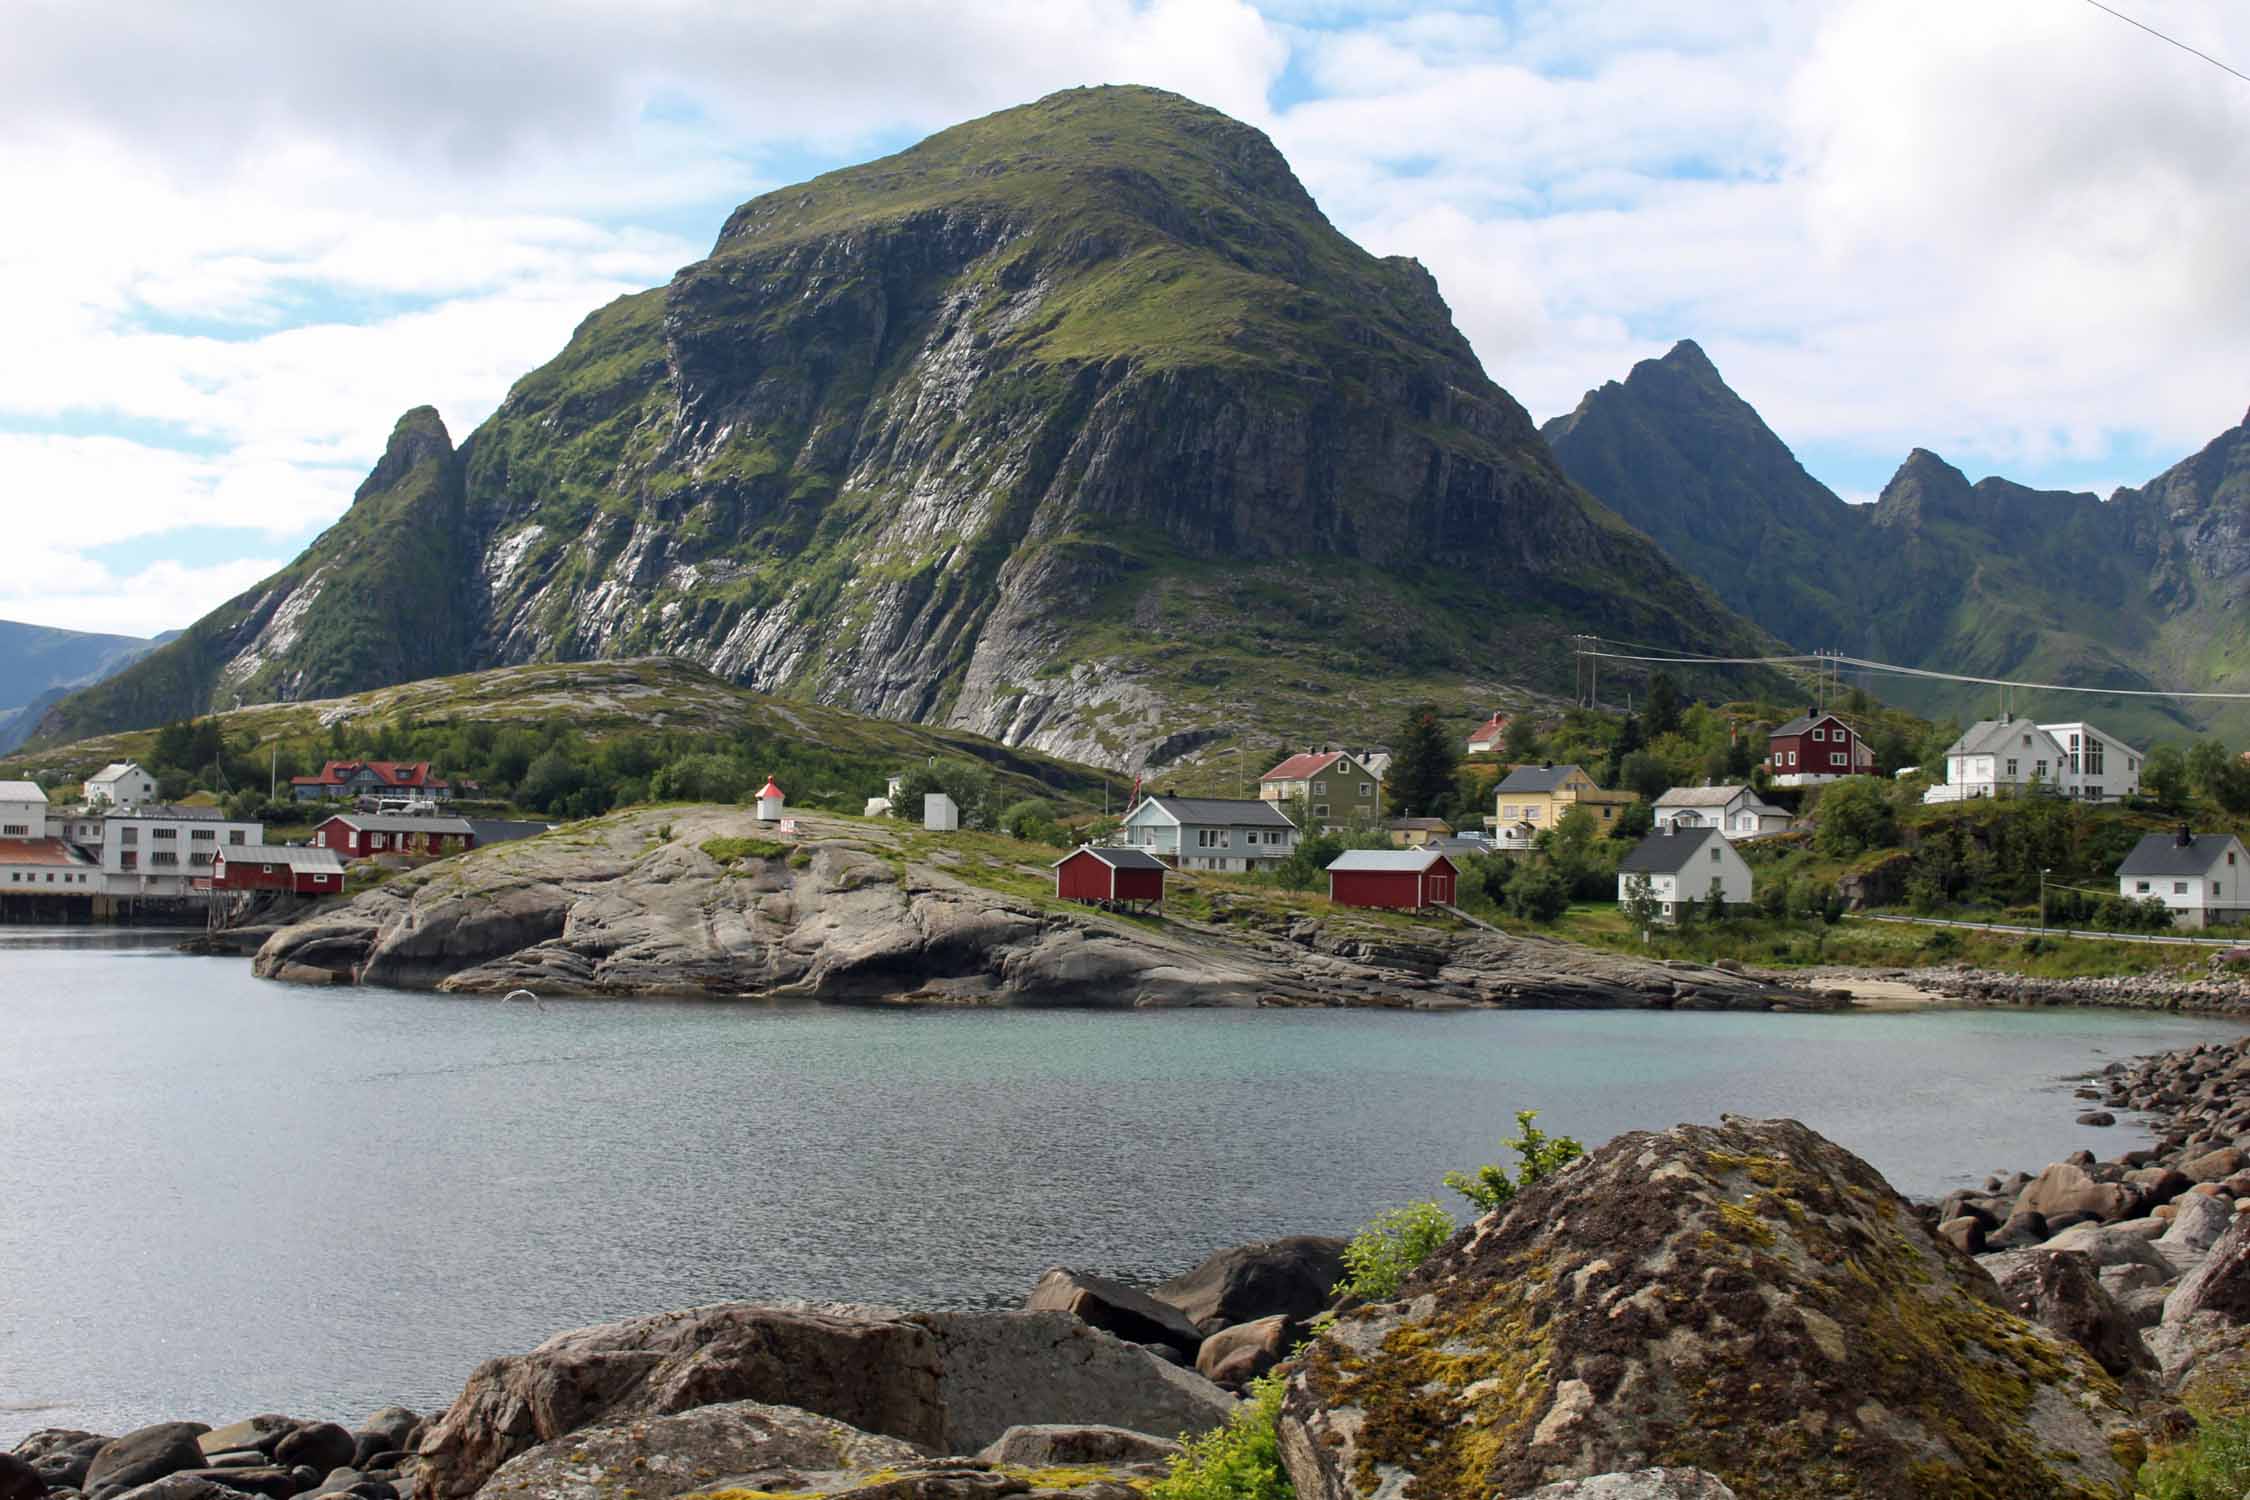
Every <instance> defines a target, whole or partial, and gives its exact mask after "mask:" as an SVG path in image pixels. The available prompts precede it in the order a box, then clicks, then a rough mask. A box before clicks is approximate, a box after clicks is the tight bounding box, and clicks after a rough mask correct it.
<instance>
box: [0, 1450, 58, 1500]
mask: <svg viewBox="0 0 2250 1500" xmlns="http://www.w3.org/2000/svg"><path fill="white" fill-rule="evenodd" d="M46 1493H47V1481H46V1480H45V1479H43V1478H41V1477H40V1474H39V1471H38V1470H37V1469H35V1468H33V1467H32V1466H31V1460H30V1459H28V1458H18V1457H16V1456H15V1455H14V1454H13V1453H0V1500H39V1497H40V1496H42V1495H44V1494H46Z"/></svg>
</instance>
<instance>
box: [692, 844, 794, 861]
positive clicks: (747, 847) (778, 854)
mask: <svg viewBox="0 0 2250 1500" xmlns="http://www.w3.org/2000/svg"><path fill="white" fill-rule="evenodd" d="M696 847H697V848H699V849H701V850H702V851H703V852H704V853H705V854H708V855H710V856H711V857H712V858H713V859H715V860H717V861H718V862H719V863H720V864H722V865H738V864H740V863H742V861H744V860H746V859H780V858H783V857H784V856H786V855H787V854H788V853H789V846H788V845H787V844H779V843H775V842H774V841H773V840H772V839H705V840H704V841H703V842H702V843H701V844H699V845H697V846H696Z"/></svg>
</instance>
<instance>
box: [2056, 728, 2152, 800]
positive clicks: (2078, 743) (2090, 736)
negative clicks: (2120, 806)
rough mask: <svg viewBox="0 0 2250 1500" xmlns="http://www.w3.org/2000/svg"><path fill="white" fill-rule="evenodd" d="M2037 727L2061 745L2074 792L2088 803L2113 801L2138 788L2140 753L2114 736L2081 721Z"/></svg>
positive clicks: (2138, 789) (2139, 786) (2139, 785)
mask: <svg viewBox="0 0 2250 1500" xmlns="http://www.w3.org/2000/svg"><path fill="white" fill-rule="evenodd" d="M2039 727H2040V728H2041V729H2043V730H2045V731H2046V732H2047V737H2048V738H2049V739H2051V740H2053V741H2054V742H2055V743H2056V744H2057V745H2059V746H2060V747H2061V748H2062V753H2063V761H2064V763H2065V764H2066V765H2068V766H2069V767H2070V777H2071V781H2072V783H2073V785H2074V786H2075V788H2076V792H2075V795H2077V796H2079V797H2081V798H2083V799H2085V800H2086V801H2088V802H2115V801H2117V800H2118V799H2120V798H2123V797H2130V796H2133V795H2134V794H2135V793H2137V792H2139V791H2140V789H2141V752H2140V751H2138V750H2136V749H2134V748H2133V747H2132V746H2131V745H2128V744H2126V743H2125V742H2124V741H2123V740H2121V739H2119V738H2118V737H2117V736H2116V735H2114V734H2106V733H2104V732H2103V731H2101V730H2099V729H2096V728H2095V727H2094V726H2093V725H2091V724H2088V723H2086V722H2085V721H2084V720H2073V721H2072V722H2070V723H2067V724H2042V725H2040V726H2039Z"/></svg>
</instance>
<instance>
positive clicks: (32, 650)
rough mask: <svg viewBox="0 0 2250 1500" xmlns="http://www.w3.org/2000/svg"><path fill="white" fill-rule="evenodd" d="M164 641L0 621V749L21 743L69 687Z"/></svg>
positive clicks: (108, 671) (94, 678)
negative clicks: (41, 716)
mask: <svg viewBox="0 0 2250 1500" xmlns="http://www.w3.org/2000/svg"><path fill="white" fill-rule="evenodd" d="M167 639H169V636H158V637H157V638H156V639H155V640H154V641H150V640H143V639H142V638H141V637H139V636H134V635H97V634H90V633H88V632H86V631H82V630H58V629H56V628H54V627H53V626H49V625H25V624H22V623H19V622H17V621H14V620H0V750H8V749H12V748H14V747H15V746H16V745H19V744H21V743H22V742H23V740H24V738H25V737H26V736H28V735H29V734H30V733H31V730H32V728H33V726H34V725H35V724H37V722H38V720H39V717H40V715H42V714H43V713H45V712H46V710H47V709H49V708H51V707H52V706H54V704H56V703H57V702H60V701H61V700H62V699H63V698H64V697H66V696H67V695H68V693H69V691H70V689H72V688H74V687H77V686H79V685H81V684H84V683H90V682H98V681H100V680H101V679H102V678H104V677H107V676H108V675H110V674H111V673H112V672H116V671H118V670H120V669H121V668H123V667H124V666H126V665H127V664H128V663H130V662H132V661H133V660H134V659H135V658H137V657H139V656H141V655H142V654H144V653H145V652H147V651H148V650H149V649H150V648H151V647H152V646H154V645H157V644H159V643H161V642H162V641H164V640H167Z"/></svg>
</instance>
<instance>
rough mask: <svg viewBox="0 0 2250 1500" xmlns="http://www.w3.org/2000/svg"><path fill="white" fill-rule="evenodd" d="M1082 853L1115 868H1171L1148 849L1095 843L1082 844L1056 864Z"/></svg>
mask: <svg viewBox="0 0 2250 1500" xmlns="http://www.w3.org/2000/svg"><path fill="white" fill-rule="evenodd" d="M1081 854H1091V855H1092V856H1094V858H1096V859H1098V860H1100V861H1101V862H1102V863H1103V864H1105V865H1108V866H1109V867H1110V868H1111V869H1113V870H1169V869H1170V868H1171V866H1170V865H1167V864H1166V863H1164V861H1163V860H1161V859H1158V858H1157V857H1156V856H1155V855H1153V854H1151V853H1149V852H1148V851H1147V850H1146V849H1116V848H1111V847H1110V846H1108V845H1106V844H1105V845H1101V846H1098V847H1097V846H1096V845H1093V844H1081V845H1079V846H1078V847H1077V848H1075V849H1073V850H1071V851H1070V853H1068V854H1066V855H1064V856H1063V857H1062V859H1058V860H1056V861H1055V864H1058V865H1059V864H1061V863H1062V862H1063V860H1068V859H1075V858H1077V857H1078V856H1079V855H1081ZM1048 868H1050V869H1052V868H1053V866H1052V865H1050V866H1049V867H1048Z"/></svg>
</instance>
